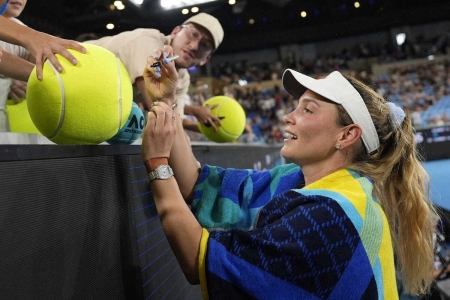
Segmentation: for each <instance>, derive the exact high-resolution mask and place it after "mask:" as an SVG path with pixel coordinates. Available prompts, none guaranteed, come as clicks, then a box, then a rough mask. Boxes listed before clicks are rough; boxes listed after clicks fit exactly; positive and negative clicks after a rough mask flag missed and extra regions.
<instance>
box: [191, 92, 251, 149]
mask: <svg viewBox="0 0 450 300" xmlns="http://www.w3.org/2000/svg"><path fill="white" fill-rule="evenodd" d="M214 104H218V106H217V107H215V108H213V109H211V114H213V115H214V116H216V117H218V118H219V119H220V121H221V123H222V126H220V127H217V129H218V131H217V132H216V131H214V128H213V127H212V126H211V125H209V126H208V125H204V124H202V123H200V122H199V123H198V127H199V129H200V132H201V133H202V134H203V135H204V136H205V137H206V138H207V139H209V140H210V141H213V142H216V143H227V142H232V141H235V140H236V139H238V138H239V136H240V135H241V134H242V133H243V132H244V129H245V123H246V116H245V111H244V109H243V108H242V106H241V105H240V104H239V102H237V101H236V100H234V99H233V98H230V97H227V96H216V97H212V98H210V99H208V100H207V101H205V103H203V106H206V105H214Z"/></svg>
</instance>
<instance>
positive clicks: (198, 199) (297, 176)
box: [191, 164, 303, 230]
mask: <svg viewBox="0 0 450 300" xmlns="http://www.w3.org/2000/svg"><path fill="white" fill-rule="evenodd" d="M302 178H303V175H302V173H301V171H300V168H299V167H298V166H297V165H295V164H287V165H281V166H277V167H275V168H273V169H271V170H266V171H255V170H242V169H231V168H230V169H224V168H220V167H214V166H209V165H205V166H203V168H202V171H201V174H200V176H199V180H198V182H197V184H196V186H195V191H194V198H193V201H192V207H191V208H192V212H193V213H194V215H195V217H196V218H197V220H198V221H199V223H200V224H201V225H202V227H204V228H207V229H208V230H209V229H224V230H228V229H232V228H240V229H251V228H252V226H253V223H254V220H255V217H256V214H257V212H258V211H259V209H260V208H261V207H262V206H264V205H265V204H266V203H267V202H269V200H270V199H271V198H273V196H275V195H277V194H279V193H281V192H283V191H286V190H288V189H291V188H294V187H295V186H296V185H297V184H298V183H299V182H300V180H302Z"/></svg>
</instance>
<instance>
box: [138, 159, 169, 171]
mask: <svg viewBox="0 0 450 300" xmlns="http://www.w3.org/2000/svg"><path fill="white" fill-rule="evenodd" d="M168 164H169V160H168V158H167V157H153V158H150V159H147V160H146V161H144V166H145V168H146V169H147V173H149V172H151V171H153V170H155V169H156V168H157V167H158V166H159V165H168Z"/></svg>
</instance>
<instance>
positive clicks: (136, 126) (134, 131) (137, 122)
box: [106, 102, 145, 145]
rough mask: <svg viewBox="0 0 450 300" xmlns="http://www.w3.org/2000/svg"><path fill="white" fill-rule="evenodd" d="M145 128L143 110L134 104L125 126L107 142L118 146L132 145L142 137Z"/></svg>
mask: <svg viewBox="0 0 450 300" xmlns="http://www.w3.org/2000/svg"><path fill="white" fill-rule="evenodd" d="M144 127H145V118H144V113H143V112H142V109H140V108H139V106H137V104H136V103H135V102H133V106H132V107H131V113H130V116H129V117H128V120H127V121H126V122H125V125H124V126H123V127H122V128H121V129H120V130H119V132H117V133H116V134H115V135H114V136H113V137H112V138H110V139H109V140H107V141H106V142H107V143H108V144H110V145H116V144H132V143H133V142H134V141H135V140H137V139H138V138H140V137H141V134H142V131H143V130H144Z"/></svg>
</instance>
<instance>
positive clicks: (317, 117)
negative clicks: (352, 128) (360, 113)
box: [281, 90, 343, 167]
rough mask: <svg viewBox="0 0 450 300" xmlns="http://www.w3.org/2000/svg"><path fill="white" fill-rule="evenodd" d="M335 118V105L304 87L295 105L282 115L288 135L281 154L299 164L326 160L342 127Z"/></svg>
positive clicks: (303, 164)
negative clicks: (296, 105) (305, 89)
mask: <svg viewBox="0 0 450 300" xmlns="http://www.w3.org/2000/svg"><path fill="white" fill-rule="evenodd" d="M337 117H338V110H337V106H336V104H334V103H333V102H331V101H329V100H327V99H326V98H324V97H322V96H320V95H318V94H316V93H314V92H313V91H310V90H307V91H306V92H305V93H304V94H303V95H302V96H301V97H300V100H299V104H298V107H297V108H296V109H295V110H294V111H293V112H291V113H290V114H288V115H287V116H286V117H285V118H284V120H285V122H286V124H287V126H286V133H287V134H288V137H287V138H285V140H284V146H283V148H282V149H281V155H283V156H284V157H285V158H287V159H289V160H292V161H293V162H295V163H296V164H298V165H299V166H301V167H304V166H306V165H319V164H322V163H324V162H326V161H327V159H328V158H330V157H331V155H332V154H334V153H335V152H336V144H337V140H338V139H339V134H340V133H342V129H343V127H342V126H338V124H337Z"/></svg>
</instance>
